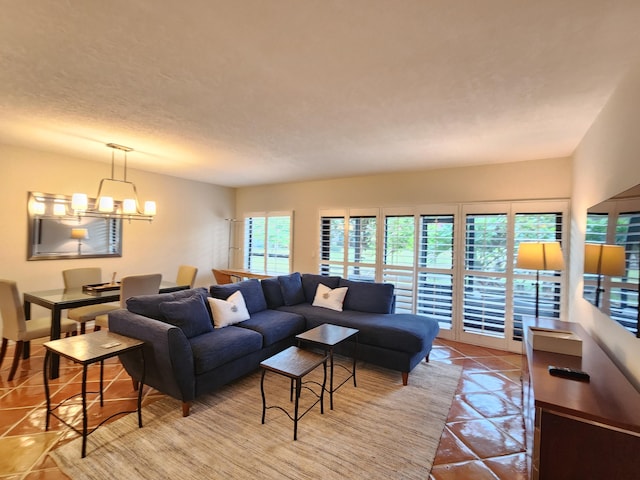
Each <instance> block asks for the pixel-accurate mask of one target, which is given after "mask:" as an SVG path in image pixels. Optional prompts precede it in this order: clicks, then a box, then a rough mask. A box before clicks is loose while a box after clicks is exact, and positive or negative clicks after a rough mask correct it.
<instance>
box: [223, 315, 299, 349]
mask: <svg viewBox="0 0 640 480" xmlns="http://www.w3.org/2000/svg"><path fill="white" fill-rule="evenodd" d="M236 326H237V327H241V328H248V329H250V330H253V331H255V332H258V333H260V334H261V335H262V337H263V347H268V346H270V345H273V344H275V343H277V342H279V341H281V340H284V339H286V338H288V337H291V338H293V337H294V336H295V335H297V334H299V333H302V332H304V331H305V330H306V321H305V318H304V317H303V316H301V315H298V314H296V313H289V312H280V311H278V310H269V309H267V310H263V311H262V312H258V313H256V314H255V315H252V316H251V318H250V319H249V320H247V321H244V322H241V323H238V324H237V325H236Z"/></svg>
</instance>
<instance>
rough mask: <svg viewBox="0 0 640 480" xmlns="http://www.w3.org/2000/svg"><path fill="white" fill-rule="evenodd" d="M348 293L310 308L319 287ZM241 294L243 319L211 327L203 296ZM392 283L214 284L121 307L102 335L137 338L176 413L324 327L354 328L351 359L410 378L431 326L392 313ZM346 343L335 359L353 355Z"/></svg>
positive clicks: (294, 277) (310, 279)
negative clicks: (335, 305) (178, 405)
mask: <svg viewBox="0 0 640 480" xmlns="http://www.w3.org/2000/svg"><path fill="white" fill-rule="evenodd" d="M319 283H322V284H323V285H325V286H326V287H329V288H330V289H336V288H341V287H347V290H346V296H345V297H344V301H343V303H342V311H336V310H332V309H328V308H324V307H321V306H313V305H312V304H313V302H314V298H315V295H316V290H317V288H318V284H319ZM236 291H240V292H241V293H242V297H243V299H244V302H245V304H246V307H247V311H248V314H249V316H250V318H249V319H247V320H244V321H241V322H239V323H235V324H233V325H229V326H225V327H223V328H213V325H212V323H211V318H212V317H211V309H210V306H209V301H210V300H207V297H208V296H211V297H213V298H217V299H221V300H225V299H227V298H229V297H230V296H231V294H233V293H235V292H236ZM394 301H395V297H394V292H393V285H390V284H382V283H370V282H355V281H349V280H345V279H343V278H340V277H327V276H320V275H313V274H303V275H300V274H299V273H294V274H291V275H283V276H280V277H273V278H269V279H265V280H261V281H258V280H246V281H243V282H239V283H232V284H228V285H213V286H211V287H210V288H209V291H207V289H205V288H195V289H190V290H183V291H179V292H173V293H166V294H157V295H145V296H139V297H133V298H131V299H129V300H128V301H127V309H122V310H116V311H113V312H111V313H110V314H109V329H110V330H111V331H113V332H115V333H120V334H123V335H127V336H130V337H134V338H139V339H141V340H144V341H145V342H146V343H145V347H144V349H145V350H144V351H145V362H146V370H145V371H146V375H145V384H146V385H150V386H152V387H153V388H155V389H157V390H159V391H161V392H163V393H165V394H167V395H170V396H172V397H174V398H177V399H179V400H181V401H182V413H183V415H184V416H187V415H188V414H189V409H190V405H191V403H192V401H193V400H195V399H196V398H197V397H198V396H199V395H201V394H204V393H207V392H210V391H212V390H215V389H216V388H218V387H220V386H222V385H224V384H226V383H229V382H231V381H233V380H235V379H237V378H239V377H241V376H243V375H246V374H247V373H250V372H252V371H254V370H256V369H257V368H258V367H259V364H260V362H261V361H262V360H264V359H266V358H268V357H270V356H272V355H274V354H275V353H278V352H280V351H282V350H284V349H285V348H286V347H288V346H290V345H293V344H295V336H296V335H297V334H299V333H302V332H304V331H306V330H308V329H310V328H313V327H316V326H318V325H321V324H323V323H331V324H335V325H340V326H345V327H352V328H357V329H359V330H360V333H359V335H358V350H357V357H358V359H359V360H361V361H365V362H369V363H372V364H375V365H379V366H382V367H385V368H390V369H393V370H397V371H400V372H401V373H402V382H403V384H404V385H406V384H407V381H408V375H409V372H410V371H411V370H412V369H413V368H414V367H415V366H416V365H417V364H418V363H419V362H420V361H421V360H422V359H423V358H425V359H426V360H427V361H428V358H429V352H430V351H431V347H432V343H433V340H434V339H435V337H436V335H437V334H438V331H439V327H438V323H437V322H436V321H434V320H431V319H428V318H426V317H422V316H418V315H410V314H395V313H393V310H394ZM354 345H355V344H354V343H353V342H345V343H344V345H341V346H340V347H341V348H340V349H338V353H344V354H347V355H352V354H353V349H354ZM121 360H122V363H123V365H124V367H125V369H126V370H127V372H128V373H129V375H131V377H132V378H133V379H134V381H139V380H140V379H141V374H142V362H141V359H140V356H139V355H135V354H131V355H123V356H121Z"/></svg>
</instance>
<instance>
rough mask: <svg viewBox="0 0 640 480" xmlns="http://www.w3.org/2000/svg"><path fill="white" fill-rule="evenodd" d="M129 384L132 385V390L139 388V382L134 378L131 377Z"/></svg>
mask: <svg viewBox="0 0 640 480" xmlns="http://www.w3.org/2000/svg"><path fill="white" fill-rule="evenodd" d="M131 384H132V385H133V390H134V391H136V392H137V391H138V388H140V382H139V381H138V380H136V379H135V378H133V377H131Z"/></svg>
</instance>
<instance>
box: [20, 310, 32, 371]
mask: <svg viewBox="0 0 640 480" xmlns="http://www.w3.org/2000/svg"><path fill="white" fill-rule="evenodd" d="M23 309H24V318H25V320H31V302H24V305H23ZM30 355H31V342H30V341H28V340H27V341H26V342H24V343H23V344H22V358H23V359H24V360H26V359H27V358H29V356H30Z"/></svg>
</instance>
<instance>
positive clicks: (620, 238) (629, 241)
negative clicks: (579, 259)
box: [583, 184, 640, 338]
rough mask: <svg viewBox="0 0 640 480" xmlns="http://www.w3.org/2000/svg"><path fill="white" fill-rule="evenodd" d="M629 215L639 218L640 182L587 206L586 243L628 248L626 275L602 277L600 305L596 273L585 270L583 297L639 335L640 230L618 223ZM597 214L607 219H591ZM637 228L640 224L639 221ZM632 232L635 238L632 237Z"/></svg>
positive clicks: (626, 252)
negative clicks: (594, 220)
mask: <svg viewBox="0 0 640 480" xmlns="http://www.w3.org/2000/svg"><path fill="white" fill-rule="evenodd" d="M629 214H631V215H633V214H636V215H637V216H638V219H640V184H639V185H636V186H635V187H632V188H630V189H628V190H625V191H624V192H621V193H619V194H617V195H614V196H613V197H611V198H608V199H607V200H605V201H603V202H601V203H598V204H597V205H593V206H592V207H589V208H588V209H587V223H586V226H585V241H586V242H585V243H603V244H611V245H621V246H623V247H624V248H625V271H626V274H625V276H624V277H620V278H618V277H613V278H612V277H608V276H604V275H603V276H602V287H603V288H602V289H601V290H600V300H601V301H600V303H599V305H596V302H595V297H596V295H595V290H596V284H597V275H595V274H587V273H584V272H583V298H584V299H585V300H586V301H588V302H589V303H591V304H592V305H594V306H595V307H596V308H598V309H599V310H600V311H601V312H602V313H604V314H605V315H607V316H609V317H610V318H611V319H612V320H613V321H616V322H618V323H619V324H620V325H622V327H623V328H625V329H626V330H628V331H629V332H630V333H631V334H632V335H635V336H636V337H637V338H640V328H638V326H639V324H640V309H639V304H638V303H639V300H640V231H638V232H635V231H634V232H630V231H629V228H627V229H626V230H624V228H623V227H624V225H623V226H622V230H621V226H620V225H618V219H619V217H620V216H621V215H629ZM595 216H598V217H600V218H602V219H604V221H602V222H597V223H595V222H593V221H591V222H590V218H593V217H595ZM610 220H611V221H610ZM603 224H606V231H600V232H598V231H597V229H598V226H599V227H600V230H602V226H603ZM596 225H597V226H596ZM634 227H640V223H639V224H637V225H634ZM631 235H632V237H631V238H629V237H630V236H631ZM636 237H637V238H636ZM612 290H613V291H614V292H615V294H614V295H612ZM625 292H626V293H625ZM614 297H615V298H614ZM634 297H635V302H634ZM612 302H613V303H612ZM623 302H624V304H623ZM612 308H615V309H617V310H618V311H619V312H620V314H619V315H616V314H615V313H614V314H612ZM634 310H635V311H634ZM623 314H624V315H623Z"/></svg>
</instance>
